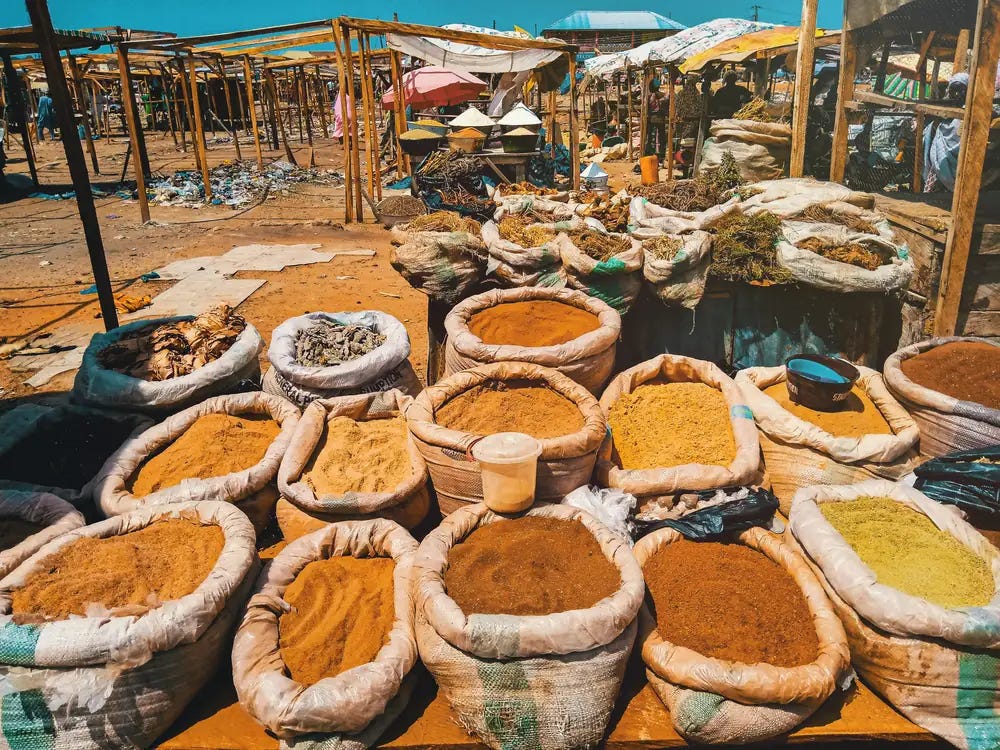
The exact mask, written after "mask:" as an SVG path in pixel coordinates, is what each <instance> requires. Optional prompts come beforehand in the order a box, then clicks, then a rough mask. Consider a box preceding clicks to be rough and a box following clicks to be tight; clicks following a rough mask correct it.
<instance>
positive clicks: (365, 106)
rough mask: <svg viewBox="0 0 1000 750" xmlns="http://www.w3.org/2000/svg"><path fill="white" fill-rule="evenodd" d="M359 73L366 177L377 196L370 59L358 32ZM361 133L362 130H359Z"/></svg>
mask: <svg viewBox="0 0 1000 750" xmlns="http://www.w3.org/2000/svg"><path fill="white" fill-rule="evenodd" d="M358 73H359V77H360V81H361V115H362V117H364V123H365V177H366V178H367V180H368V195H369V196H374V195H375V174H376V165H375V163H374V160H373V159H372V134H371V112H372V109H373V104H372V103H371V102H370V101H369V100H368V84H367V78H368V59H367V55H366V54H365V35H364V34H363V33H362V32H360V31H359V32H358ZM359 133H360V130H359Z"/></svg>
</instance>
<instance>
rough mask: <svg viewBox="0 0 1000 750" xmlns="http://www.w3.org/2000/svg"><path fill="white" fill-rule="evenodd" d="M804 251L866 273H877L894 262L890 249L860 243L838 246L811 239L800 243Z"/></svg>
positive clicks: (818, 239)
mask: <svg viewBox="0 0 1000 750" xmlns="http://www.w3.org/2000/svg"><path fill="white" fill-rule="evenodd" d="M799 247H800V248H802V249H803V250H811V251H812V252H814V253H816V254H817V255H822V256H823V257H824V258H828V259H830V260H836V261H839V262H841V263H847V264H849V265H852V266H857V267H858V268H864V269H865V270H866V271H875V270H877V269H878V268H879V267H880V266H884V265H886V264H888V263H890V262H892V258H891V256H890V254H889V251H888V249H886V248H881V247H877V246H876V247H868V246H866V245H863V244H861V243H859V242H852V243H850V244H848V245H838V244H837V243H834V242H828V241H826V240H823V239H821V238H820V237H809V238H808V239H805V240H803V241H802V242H800V243H799Z"/></svg>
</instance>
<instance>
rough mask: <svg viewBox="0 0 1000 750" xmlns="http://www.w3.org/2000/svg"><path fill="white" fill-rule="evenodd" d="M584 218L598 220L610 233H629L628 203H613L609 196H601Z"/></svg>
mask: <svg viewBox="0 0 1000 750" xmlns="http://www.w3.org/2000/svg"><path fill="white" fill-rule="evenodd" d="M583 215H584V216H592V217H593V218H595V219H597V220H598V221H599V222H601V224H603V225H604V228H605V229H607V230H608V231H609V232H627V231H628V221H629V206H628V203H627V202H624V203H623V202H620V201H619V202H617V203H616V202H613V201H611V200H609V199H608V197H607V196H599V197H598V198H597V199H596V200H595V201H594V202H592V203H591V204H590V206H588V207H587V208H586V209H584V211H583Z"/></svg>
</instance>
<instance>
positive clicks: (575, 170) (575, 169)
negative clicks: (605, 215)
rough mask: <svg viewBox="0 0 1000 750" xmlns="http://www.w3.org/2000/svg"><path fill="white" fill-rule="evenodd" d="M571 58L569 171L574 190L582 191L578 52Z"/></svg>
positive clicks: (571, 53) (568, 55) (572, 54)
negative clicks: (577, 105) (577, 77)
mask: <svg viewBox="0 0 1000 750" xmlns="http://www.w3.org/2000/svg"><path fill="white" fill-rule="evenodd" d="M566 55H567V57H569V171H570V177H571V178H572V180H573V189H574V190H579V189H580V132H579V130H580V124H579V122H578V113H577V110H576V52H575V51H574V52H567V53H566Z"/></svg>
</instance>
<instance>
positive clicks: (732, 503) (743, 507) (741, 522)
mask: <svg viewBox="0 0 1000 750" xmlns="http://www.w3.org/2000/svg"><path fill="white" fill-rule="evenodd" d="M741 489H744V488H743V487H725V488H723V489H721V490H702V491H701V492H696V493H693V494H696V495H698V497H700V498H701V499H702V500H710V499H712V498H713V497H715V495H716V493H717V492H725V493H726V494H727V495H732V494H735V493H737V492H739V491H740V490H741ZM746 489H748V490H749V493H750V494H749V495H747V497H745V498H742V499H740V500H728V501H726V502H723V503H719V504H718V505H711V506H709V507H707V508H701V509H699V510H695V511H692V512H691V513H688V514H687V515H686V516H683V517H681V518H668V519H664V520H662V521H641V520H639V519H636V522H635V527H636V528H635V534H634V537H635V539H636V541H638V540H639V539H641V538H642V537H644V536H646V535H647V534H651V533H653V532H654V531H657V530H659V529H663V528H668V527H669V528H671V529H674V530H676V531H679V532H680V533H681V534H683V535H684V537H685V538H687V539H692V540H694V541H699V542H706V541H711V540H713V539H718V538H721V537H726V536H729V535H731V534H734V533H738V532H740V531H746V530H747V529H750V528H753V527H754V526H767V525H769V524H770V523H771V519H772V518H773V517H774V513H775V511H777V510H778V498H776V497H775V496H774V493H773V492H771V491H770V490H765V489H754V488H752V487H750V488H746Z"/></svg>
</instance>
